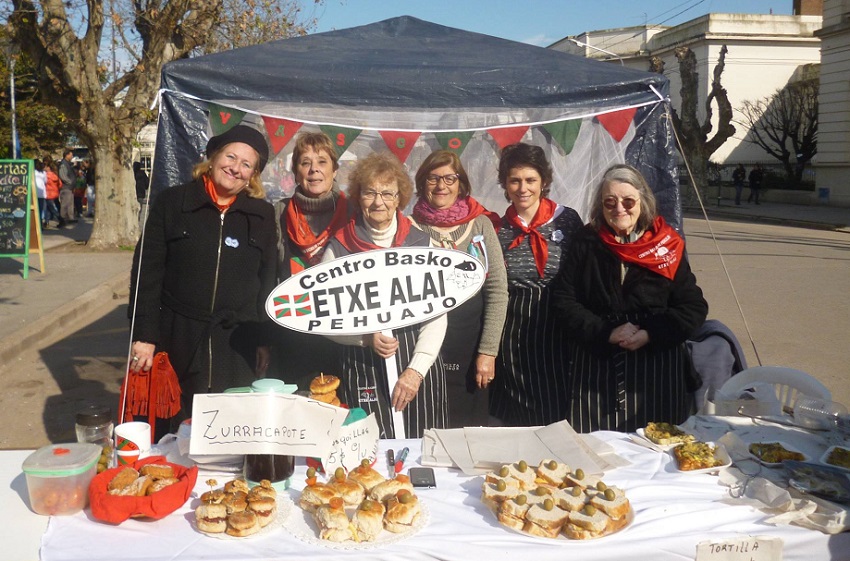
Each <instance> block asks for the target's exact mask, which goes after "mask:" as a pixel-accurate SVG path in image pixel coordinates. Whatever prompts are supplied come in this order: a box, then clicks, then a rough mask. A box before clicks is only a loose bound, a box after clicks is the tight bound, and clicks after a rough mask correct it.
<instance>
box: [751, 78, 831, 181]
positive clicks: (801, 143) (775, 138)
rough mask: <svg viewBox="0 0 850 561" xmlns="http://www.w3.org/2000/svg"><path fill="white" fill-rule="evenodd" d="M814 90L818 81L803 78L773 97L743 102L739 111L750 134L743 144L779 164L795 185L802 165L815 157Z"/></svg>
mask: <svg viewBox="0 0 850 561" xmlns="http://www.w3.org/2000/svg"><path fill="white" fill-rule="evenodd" d="M818 90H819V80H818V78H817V77H807V78H806V79H805V80H801V81H797V82H792V83H790V84H788V85H786V86H785V87H783V88H781V89H778V90H776V93H774V94H773V95H770V96H767V97H764V98H762V99H759V100H757V101H745V102H744V104H743V106H742V107H741V110H740V111H741V114H742V115H743V119H742V124H743V125H744V126H746V127H747V128H748V129H749V131H750V132H749V134H748V135H747V141H749V142H752V143H754V144H757V145H759V146H761V147H762V148H763V149H764V151H765V152H767V153H768V154H770V155H771V156H772V157H774V158H776V159H777V160H779V161H780V162H782V166H783V167H784V168H785V174H786V175H787V177H788V179H789V180H790V181H791V182H792V183H795V184H799V183H800V181H801V180H802V178H803V170H804V169H805V167H806V164H808V163H809V162H810V161H811V159H812V158H814V156H815V154H817V146H818V145H817V136H818ZM792 156H793V157H794V162H795V163H792Z"/></svg>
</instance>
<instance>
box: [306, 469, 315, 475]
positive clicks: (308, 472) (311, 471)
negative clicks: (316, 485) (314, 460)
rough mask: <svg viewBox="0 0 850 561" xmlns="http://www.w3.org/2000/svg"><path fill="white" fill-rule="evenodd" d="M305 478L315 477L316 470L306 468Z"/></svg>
mask: <svg viewBox="0 0 850 561" xmlns="http://www.w3.org/2000/svg"><path fill="white" fill-rule="evenodd" d="M307 477H316V468H314V467H308V468H307Z"/></svg>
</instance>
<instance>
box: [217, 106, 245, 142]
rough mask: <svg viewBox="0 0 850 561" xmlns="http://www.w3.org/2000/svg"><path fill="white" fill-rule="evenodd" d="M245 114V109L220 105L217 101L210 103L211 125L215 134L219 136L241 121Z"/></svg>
mask: <svg viewBox="0 0 850 561" xmlns="http://www.w3.org/2000/svg"><path fill="white" fill-rule="evenodd" d="M244 116H245V112H244V111H239V110H238V109H234V108H232V107H225V106H223V105H218V104H217V103H210V127H211V128H212V132H213V136H218V135H220V134H221V133H223V132H227V131H229V130H230V129H232V128H233V127H235V126H236V125H238V124H239V123H241V122H242V118H243V117H244Z"/></svg>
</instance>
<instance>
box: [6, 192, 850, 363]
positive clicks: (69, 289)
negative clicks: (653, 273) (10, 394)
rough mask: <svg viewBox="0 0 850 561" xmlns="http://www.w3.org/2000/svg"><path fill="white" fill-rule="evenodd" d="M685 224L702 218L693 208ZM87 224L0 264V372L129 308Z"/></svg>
mask: <svg viewBox="0 0 850 561" xmlns="http://www.w3.org/2000/svg"><path fill="white" fill-rule="evenodd" d="M706 211H707V213H708V216H709V218H710V219H721V218H722V219H730V218H731V219H736V220H744V221H752V222H772V223H777V224H782V225H788V226H798V227H804V228H815V229H829V230H838V231H845V232H847V233H849V234H850V208H841V207H829V206H802V205H789V204H781V203H770V202H765V203H762V204H761V205H758V206H756V205H752V204H743V205H741V206H735V205H730V204H729V202H728V201H726V202H725V204H723V205H721V206H717V204H716V202H714V201H712V204H710V205H708V206H707V207H706ZM684 214H685V215H686V216H688V217H691V218H694V217H700V218H701V217H702V213H701V212H700V210H699V209H698V208H696V209H685V210H684ZM91 230H92V224H91V220H90V219H84V220H81V221H80V222H78V223H77V224H75V225H71V226H69V227H67V228H65V229H62V230H47V231H45V232H44V233H43V235H44V247H45V255H44V261H45V269H46V271H45V272H40V271H38V270H37V267H38V265H39V262H38V256H37V255H35V256H34V257H35V258H30V265H31V267H32V268H31V269H30V272H29V278H28V279H27V280H24V279H23V278H22V265H21V260H16V259H8V258H5V259H0V366H2V365H4V364H8V363H9V361H11V360H14V359H15V357H17V356H18V355H20V354H21V353H23V352H25V351H27V350H31V349H34V348H39V347H40V345H43V344H44V343H45V342H46V341H47V340H49V339H51V338H53V337H55V336H57V335H59V334H61V332H62V329H63V328H64V327H66V326H68V325H70V324H71V323H73V322H75V321H79V320H82V319H85V314H86V311H87V310H89V311H91V310H94V309H97V308H98V307H99V306H106V305H108V306H113V304H114V302H113V301H119V302H120V303H123V302H126V301H127V295H128V291H129V285H130V265H131V262H132V258H133V255H132V252H130V251H120V250H116V251H115V252H95V251H89V250H86V249H85V248H84V247H80V246H82V245H84V243H85V242H86V241H87V240H88V238H89V236H90V235H91Z"/></svg>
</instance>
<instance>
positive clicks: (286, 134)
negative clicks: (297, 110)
mask: <svg viewBox="0 0 850 561" xmlns="http://www.w3.org/2000/svg"><path fill="white" fill-rule="evenodd" d="M263 123H265V124H266V133H268V135H269V140H270V141H271V143H272V150H274V153H275V154H277V153H278V152H280V151H281V150H283V147H284V146H286V144H287V143H288V142H289V141H290V140H292V137H293V136H295V133H296V132H298V129H300V128H301V125H303V124H304V123H299V122H298V121H290V120H288V119H278V118H277V117H263Z"/></svg>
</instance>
